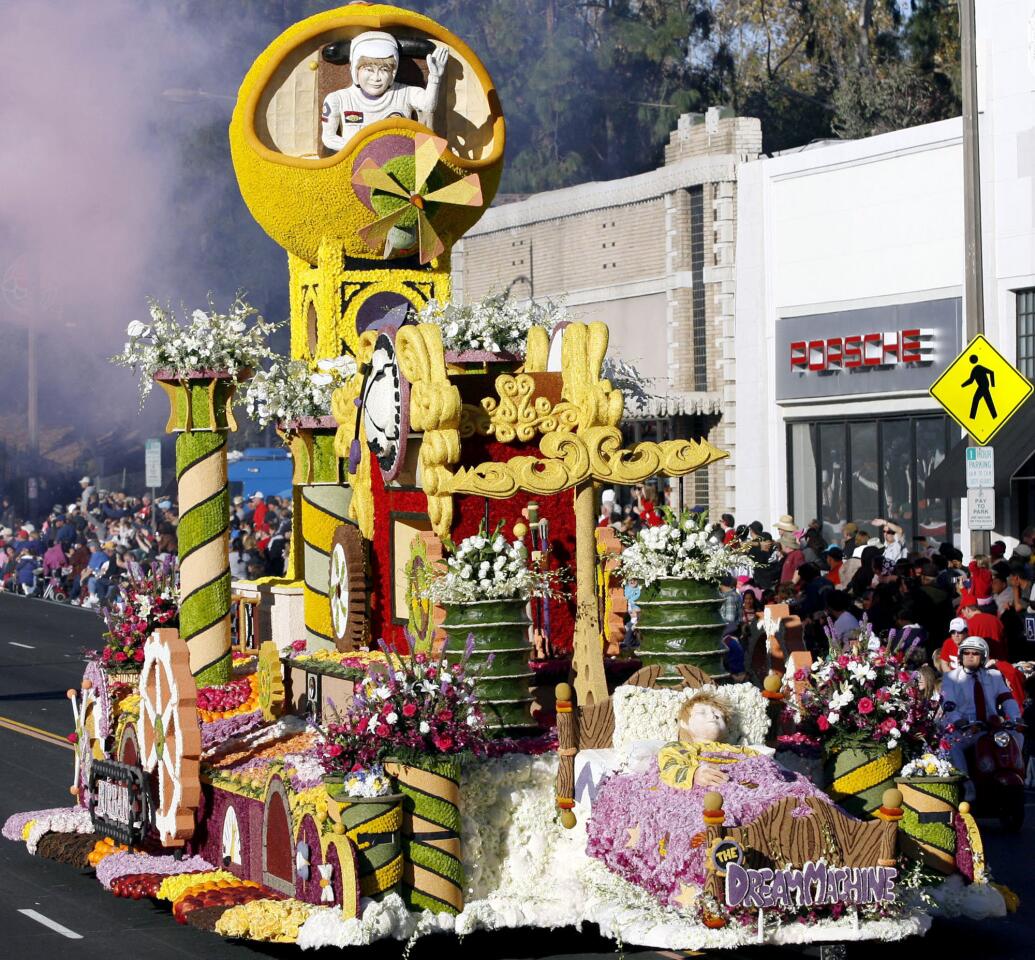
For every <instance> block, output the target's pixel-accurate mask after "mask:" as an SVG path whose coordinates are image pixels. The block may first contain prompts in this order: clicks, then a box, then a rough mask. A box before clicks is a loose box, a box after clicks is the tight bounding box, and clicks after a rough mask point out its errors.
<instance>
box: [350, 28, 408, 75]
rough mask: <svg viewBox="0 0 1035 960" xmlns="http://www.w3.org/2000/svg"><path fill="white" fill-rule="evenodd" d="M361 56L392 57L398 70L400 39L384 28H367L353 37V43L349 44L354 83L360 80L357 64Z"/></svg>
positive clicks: (377, 58)
mask: <svg viewBox="0 0 1035 960" xmlns="http://www.w3.org/2000/svg"><path fill="white" fill-rule="evenodd" d="M360 57H372V58H373V59H374V60H381V59H384V58H386V57H392V58H393V59H394V60H395V68H396V70H398V69H399V41H398V40H396V39H395V37H393V36H392V35H391V34H390V33H385V32H384V31H383V30H367V31H366V32H365V33H361V34H359V35H358V36H355V37H353V38H352V43H350V44H349V71H350V72H351V73H352V82H353V83H358V82H359V81H358V79H357V77H356V64H357V63H358V62H359V58H360Z"/></svg>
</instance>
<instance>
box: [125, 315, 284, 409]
mask: <svg viewBox="0 0 1035 960" xmlns="http://www.w3.org/2000/svg"><path fill="white" fill-rule="evenodd" d="M148 308H149V310H150V312H151V322H150V323H143V322H142V321H140V320H134V321H132V322H131V323H130V324H129V326H128V327H127V328H126V335H127V336H128V337H129V340H128V341H127V342H126V344H125V345H124V346H123V348H122V353H119V354H117V355H116V356H114V357H112V358H111V362H112V363H114V364H115V365H116V366H119V367H127V368H129V369H131V370H136V371H137V372H138V373H139V375H140V402H141V404H143V402H144V400H145V399H146V397H147V395H148V394H149V393H150V392H151V389H152V387H153V386H154V378H155V376H156V375H157V374H167V375H170V376H173V377H186V376H189V375H190V374H196V373H198V372H201V371H206V372H219V373H228V374H229V375H230V377H231V378H232V379H233V380H234V381H235V382H236V381H238V380H239V379H240V378H242V376H244V375H245V374H246V372H250V371H252V370H255V369H258V367H259V365H260V363H261V362H262V361H263V360H265V359H268V358H269V357H271V356H272V353H271V352H270V348H269V345H268V343H267V339H268V337H269V335H270V334H271V333H272V332H273V331H274V330H276V329H277V327H278V326H280V324H277V323H270V322H268V321H266V320H264V319H263V318H262V317H261V316H259V314H258V311H257V310H256V309H255V308H254V307H252V306H250V305H249V304H247V303H246V302H245V301H244V300H243V299H242V298H241V297H238V298H237V299H236V300H234V302H233V303H231V304H230V306H229V308H228V309H227V312H226V313H219V312H218V311H217V310H216V308H215V305H214V304H213V303H212V301H211V300H210V301H209V309H208V310H207V311H205V310H195V311H194V312H193V313H191V314H190V316H189V317H186V316H185V317H184V318H183V319H182V320H181V319H179V318H177V317H176V315H175V314H174V313H173V312H172V310H171V308H164V307H162V306H160V305H159V304H158V303H157V302H156V301H154V300H151V301H149V302H148ZM252 317H255V321H254V322H253V323H252V325H251V326H250V327H249V326H248V321H249V319H251V318H252Z"/></svg>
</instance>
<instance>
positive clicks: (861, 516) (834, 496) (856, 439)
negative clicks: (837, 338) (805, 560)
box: [787, 415, 959, 549]
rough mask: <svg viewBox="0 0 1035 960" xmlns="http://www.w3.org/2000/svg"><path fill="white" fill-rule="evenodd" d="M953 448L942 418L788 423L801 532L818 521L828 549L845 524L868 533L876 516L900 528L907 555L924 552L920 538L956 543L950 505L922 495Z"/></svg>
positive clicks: (791, 482) (793, 506) (792, 492)
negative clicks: (809, 523)
mask: <svg viewBox="0 0 1035 960" xmlns="http://www.w3.org/2000/svg"><path fill="white" fill-rule="evenodd" d="M952 440H953V437H952V436H950V428H949V423H948V421H947V419H946V418H945V417H942V416H908V415H907V416H898V417H886V418H876V419H873V418H869V419H862V418H860V419H858V420H819V421H815V420H814V421H810V422H797V423H790V424H788V425H787V444H788V465H787V478H788V500H789V502H790V510H791V512H792V513H793V514H794V518H795V520H797V522H798V523H800V524H801V525H802V526H804V525H805V524H807V523H808V522H809V520H811V519H812V518H813V517H816V518H818V519H819V520H820V522H821V523H822V525H823V535H824V536H825V537H826V539H827V540H828V541H830V542H836V541H838V540H840V539H841V530H842V528H843V526H844V524H845V523H846V522H847V521H849V520H853V521H854V522H855V523H857V524H858V525H859V526H860V528H862V529H868V528H869V527H870V521H871V520H873V519H874V518H875V517H878V516H879V517H884V518H886V519H888V520H891V521H892V522H893V523H897V524H899V525H900V526H901V527H902V530H903V535H904V537H905V539H906V544H907V546H908V547H909V548H910V549H915V548H917V547H918V546H920V545H926V544H920V542H919V541H918V540H916V539H915V538H916V537H922V538H926V537H930V538H931V539H932V540H934V541H935V542H938V543H941V542H942V541H943V540H946V539H947V540H949V542H956V539H957V538H958V534H959V517H958V516H953V511H952V502H951V501H946V500H945V499H944V498H941V497H931V498H928V497H927V496H926V495H925V489H926V486H927V479H928V477H929V476H930V474H931V471H932V470H934V468H935V467H936V466H938V464H939V463H941V461H942V460H943V459H944V458H945V454H946V451H947V450H948V447H949V445H950V443H951V442H952ZM957 513H958V511H957Z"/></svg>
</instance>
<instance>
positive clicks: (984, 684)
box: [942, 637, 1021, 802]
mask: <svg viewBox="0 0 1035 960" xmlns="http://www.w3.org/2000/svg"><path fill="white" fill-rule="evenodd" d="M987 662H988V643H987V642H986V641H985V640H984V639H983V638H982V637H967V639H966V640H964V641H963V642H962V643H961V644H960V645H959V666H958V667H956V669H955V670H950V671H949V672H948V673H946V674H945V675H944V677H943V678H942V723H943V725H944V727H945V728H946V729H947V730H948V728H949V727H952V728H953V729H952V731H951V735H950V736H949V741H950V749H949V756H950V757H951V758H952V763H953V766H955V767H956V769H957V770H962V771H966V770H967V759H966V750H967V748H968V747H970V746H971V745H972V744H973V743H974V742H975V741H976V740H977V739H978V737H979V736H980V735H981V732H982V727H981V726H980V725H981V724H986V723H992V722H994V721H995V720H996V719H998V718H1000V717H1005V718H1006V719H1007V720H1009V721H1011V722H1012V723H1019V722H1020V719H1021V711H1020V708H1019V707H1018V706H1017V701H1016V700H1015V699H1014V697H1013V694H1012V693H1011V692H1010V688H1009V687H1008V686H1007V684H1006V681H1005V680H1004V679H1003V675H1002V674H1001V673H1000V672H999V671H998V670H994V669H992V668H990V667H986V666H985V664H986V663H987ZM1011 736H1012V737H1013V738H1014V739H1015V740H1016V741H1017V745H1018V747H1019V746H1021V736H1020V734H1019V733H1016V732H1011ZM964 797H965V799H966V800H968V801H971V802H972V801H973V800H974V782H973V780H972V779H970V778H969V777H968V779H967V782H966V785H965V787H964Z"/></svg>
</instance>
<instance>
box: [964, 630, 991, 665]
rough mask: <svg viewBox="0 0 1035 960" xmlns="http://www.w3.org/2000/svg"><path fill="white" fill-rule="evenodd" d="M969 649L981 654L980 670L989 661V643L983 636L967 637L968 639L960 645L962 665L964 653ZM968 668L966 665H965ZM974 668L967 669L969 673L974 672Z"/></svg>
mask: <svg viewBox="0 0 1035 960" xmlns="http://www.w3.org/2000/svg"><path fill="white" fill-rule="evenodd" d="M968 650H972V651H975V652H977V653H980V654H981V664H980V665H979V666H978V668H977V669H978V670H980V669H981V667H983V666H984V665H985V664H986V663H987V662H988V643H987V642H986V641H985V640H984V639H983V638H981V637H967V639H966V640H964V641H963V643H961V644H960V646H959V656H960V666H962V665H963V654H964V653H966V652H967V651H968ZM964 669H966V667H964ZM974 672H975V671H973V670H967V673H974Z"/></svg>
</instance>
